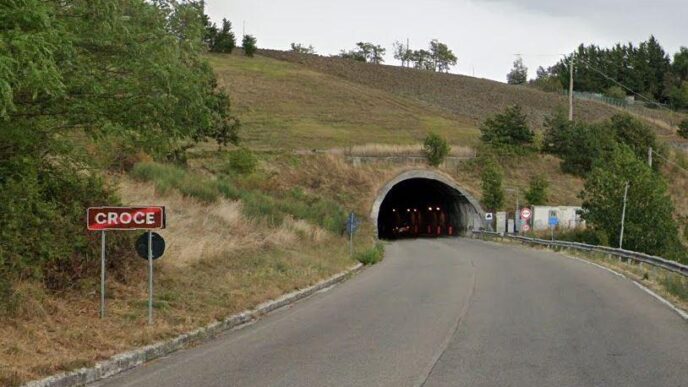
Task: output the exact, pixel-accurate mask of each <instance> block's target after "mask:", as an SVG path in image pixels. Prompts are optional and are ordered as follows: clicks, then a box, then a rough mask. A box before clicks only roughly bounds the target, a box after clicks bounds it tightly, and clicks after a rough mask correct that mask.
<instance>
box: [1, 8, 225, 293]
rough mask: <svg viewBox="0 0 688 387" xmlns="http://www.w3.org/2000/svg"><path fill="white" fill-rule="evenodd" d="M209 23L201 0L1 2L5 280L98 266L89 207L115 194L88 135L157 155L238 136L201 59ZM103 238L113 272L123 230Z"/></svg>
mask: <svg viewBox="0 0 688 387" xmlns="http://www.w3.org/2000/svg"><path fill="white" fill-rule="evenodd" d="M204 32H205V31H204V22H203V7H202V5H201V3H196V2H181V3H177V2H171V1H155V2H148V1H143V0H108V1H105V0H94V1H76V0H75V1H66V2H62V1H37V0H23V1H10V2H4V3H3V4H2V5H1V6H0V128H1V129H0V228H1V230H0V278H2V279H3V281H11V280H13V279H17V278H38V279H42V280H43V282H44V283H45V284H46V285H47V286H48V287H50V288H64V287H67V286H78V281H79V280H80V279H81V278H84V277H85V276H90V275H93V274H94V273H95V272H97V270H98V259H97V257H98V254H97V251H95V250H97V248H98V244H97V243H96V241H95V239H97V235H95V234H93V233H87V232H86V231H85V230H84V224H83V216H84V211H85V209H86V207H88V206H91V205H106V204H116V203H117V201H118V200H117V198H116V197H115V195H113V193H112V192H111V190H110V189H108V187H106V186H105V184H104V183H103V181H102V180H101V179H100V178H98V176H97V175H96V173H95V170H96V169H97V168H99V167H101V160H98V155H97V157H96V158H95V160H93V159H94V158H93V157H92V156H91V157H86V156H87V153H86V152H85V151H83V149H84V144H85V143H88V144H94V145H95V146H96V147H102V146H104V144H105V143H108V144H110V143H111V142H112V143H114V144H116V146H117V147H121V148H120V149H121V150H122V151H123V152H127V153H130V154H134V153H135V152H138V151H141V150H143V151H145V152H147V153H149V154H152V155H154V156H156V157H164V156H165V155H166V154H167V153H169V152H170V150H172V149H180V147H183V146H184V144H187V143H190V142H193V141H199V140H204V139H207V138H216V139H217V137H216V136H218V135H220V134H221V135H222V136H221V137H222V138H224V139H227V141H236V130H237V125H236V122H235V121H234V120H233V119H232V117H231V115H230V114H229V100H228V98H227V96H226V95H225V94H224V93H222V92H221V91H218V90H216V88H215V86H216V82H215V76H214V74H213V72H212V70H211V69H210V67H209V66H208V65H207V63H205V62H204V61H203V60H202V58H201V53H202V50H203V44H202V41H203V37H204ZM124 157H126V155H122V158H124ZM108 246H109V247H108V248H109V251H110V253H111V254H113V255H115V256H118V259H115V260H111V261H109V262H110V263H109V264H110V265H112V268H111V271H110V272H111V273H113V274H114V275H117V273H118V272H120V270H121V269H122V268H123V267H125V266H126V264H127V259H124V258H122V257H121V255H119V254H120V253H121V251H122V246H126V249H127V250H129V249H130V246H129V242H128V237H127V236H126V234H123V233H121V234H118V235H114V234H113V236H112V237H110V238H109V242H108ZM5 288H6V286H5Z"/></svg>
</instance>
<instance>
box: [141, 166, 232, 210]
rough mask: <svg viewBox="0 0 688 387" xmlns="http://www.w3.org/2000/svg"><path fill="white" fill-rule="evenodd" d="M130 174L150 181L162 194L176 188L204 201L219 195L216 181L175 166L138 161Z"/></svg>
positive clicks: (214, 198)
mask: <svg viewBox="0 0 688 387" xmlns="http://www.w3.org/2000/svg"><path fill="white" fill-rule="evenodd" d="M131 175H132V176H133V177H134V178H135V179H138V180H141V181H150V182H153V183H154V184H155V189H156V190H157V191H158V192H160V193H162V194H164V193H167V192H169V191H170V190H177V191H179V192H180V193H181V194H182V195H184V196H186V197H192V198H195V199H197V200H199V201H201V202H204V203H212V202H214V201H216V200H217V199H218V198H219V197H220V192H219V187H218V185H217V183H216V182H215V181H213V180H210V179H205V178H203V177H201V176H197V175H194V174H191V173H188V172H186V171H185V170H184V169H182V168H179V167H177V166H173V165H168V164H159V163H151V162H146V163H138V164H136V165H135V166H134V168H133V169H132V171H131Z"/></svg>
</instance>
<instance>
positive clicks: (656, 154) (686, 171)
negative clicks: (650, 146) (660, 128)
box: [652, 151, 688, 174]
mask: <svg viewBox="0 0 688 387" xmlns="http://www.w3.org/2000/svg"><path fill="white" fill-rule="evenodd" d="M652 154H653V155H654V156H655V157H659V158H660V159H662V160H664V161H666V162H667V163H669V164H672V165H673V166H675V167H676V168H678V169H680V170H682V171H683V172H685V173H686V174H688V169H686V168H684V167H682V166H680V165H679V164H678V163H676V162H674V161H671V160H669V159H667V158H666V157H664V156H662V155H661V154H659V153H657V152H655V151H652Z"/></svg>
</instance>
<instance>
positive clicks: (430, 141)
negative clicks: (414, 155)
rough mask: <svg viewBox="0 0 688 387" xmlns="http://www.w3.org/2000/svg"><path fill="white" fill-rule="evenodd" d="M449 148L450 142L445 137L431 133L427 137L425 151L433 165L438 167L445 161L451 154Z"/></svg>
mask: <svg viewBox="0 0 688 387" xmlns="http://www.w3.org/2000/svg"><path fill="white" fill-rule="evenodd" d="M449 150H450V147H449V144H448V143H447V140H445V139H444V138H443V137H441V136H439V135H437V134H435V133H430V134H429V135H428V136H427V137H426V138H425V142H424V144H423V153H424V154H425V157H426V158H427V159H428V163H429V164H430V165H432V166H433V167H437V166H439V165H440V164H442V162H444V159H445V158H446V157H447V155H449Z"/></svg>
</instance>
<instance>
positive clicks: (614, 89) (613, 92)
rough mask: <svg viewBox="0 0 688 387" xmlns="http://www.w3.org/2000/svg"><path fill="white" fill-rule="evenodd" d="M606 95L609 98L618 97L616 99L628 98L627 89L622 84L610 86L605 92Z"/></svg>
mask: <svg viewBox="0 0 688 387" xmlns="http://www.w3.org/2000/svg"><path fill="white" fill-rule="evenodd" d="M604 95H606V96H607V97H609V98H616V99H625V98H626V91H624V89H622V88H621V87H620V86H617V85H614V86H611V87H609V88H608V89H607V90H606V91H605V92H604Z"/></svg>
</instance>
